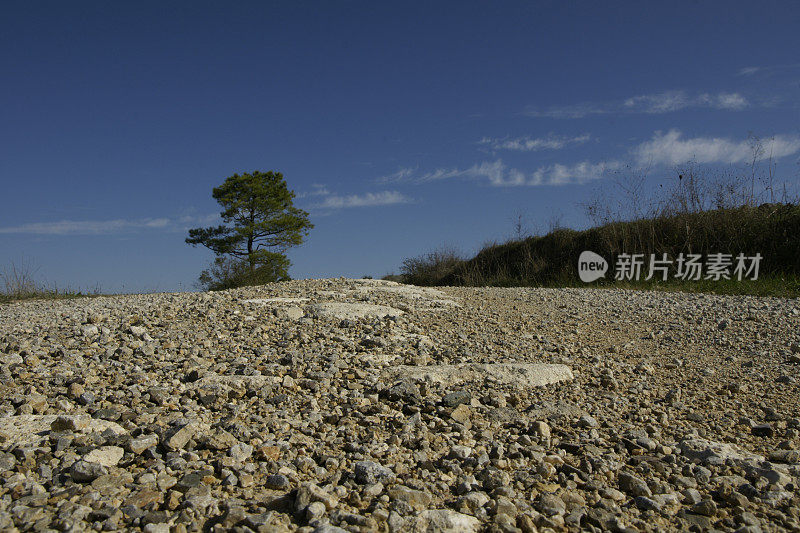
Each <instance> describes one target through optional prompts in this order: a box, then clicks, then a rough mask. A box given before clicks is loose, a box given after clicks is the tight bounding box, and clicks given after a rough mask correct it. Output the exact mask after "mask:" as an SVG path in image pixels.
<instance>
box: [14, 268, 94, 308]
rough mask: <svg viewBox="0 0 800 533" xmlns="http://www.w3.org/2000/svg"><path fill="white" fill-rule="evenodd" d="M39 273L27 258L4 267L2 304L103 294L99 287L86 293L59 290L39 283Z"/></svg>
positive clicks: (51, 284) (67, 289)
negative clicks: (37, 274) (37, 275)
mask: <svg viewBox="0 0 800 533" xmlns="http://www.w3.org/2000/svg"><path fill="white" fill-rule="evenodd" d="M37 271H38V268H36V266H35V265H34V264H33V262H32V261H30V260H28V259H25V258H23V259H22V260H20V261H19V262H14V261H12V262H10V263H9V264H8V265H6V266H5V267H3V269H2V270H1V271H0V304H4V303H11V302H16V301H20V300H32V299H46V300H55V299H64V298H83V297H89V296H99V295H100V294H101V293H100V288H99V287H96V288H94V289H91V290H86V291H84V290H74V289H70V288H66V289H64V288H59V287H58V286H57V285H56V284H54V283H45V282H42V281H38V280H37V279H36V273H37Z"/></svg>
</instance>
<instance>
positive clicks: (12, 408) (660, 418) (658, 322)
mask: <svg viewBox="0 0 800 533" xmlns="http://www.w3.org/2000/svg"><path fill="white" fill-rule="evenodd" d="M798 379H800V302H798V300H796V299H779V298H756V297H732V296H713V295H700V294H683V293H659V292H646V291H623V290H605V289H527V288H524V289H523V288H509V289H504V288H441V289H427V288H419V287H413V286H406V285H399V284H396V283H391V282H385V281H377V280H375V281H373V280H349V279H332V280H302V281H292V282H286V283H279V284H273V285H266V286H262V287H251V288H246V289H237V290H232V291H226V292H220V293H177V294H149V295H126V296H109V297H98V298H87V299H75V300H62V301H27V302H21V303H16V304H10V305H2V306H0V391H2V394H0V530H2V531H15V530H19V531H29V530H35V531H88V530H103V531H115V530H131V531H140V530H143V531H150V532H170V531H171V532H184V531H201V530H206V531H207V530H211V531H229V530H233V531H244V532H250V531H258V532H261V531H295V530H299V531H308V532H312V531H319V532H336V531H345V530H346V531H411V532H423V531H438V532H462V531H466V532H469V531H503V532H517V531H523V532H532V531H540V532H545V531H579V530H586V531H672V530H680V531H684V530H695V531H706V530H722V531H746V532H757V531H798V530H800V491H799V490H798V484H799V483H800V409H798V407H800V382H798Z"/></svg>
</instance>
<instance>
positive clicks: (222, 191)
mask: <svg viewBox="0 0 800 533" xmlns="http://www.w3.org/2000/svg"><path fill="white" fill-rule="evenodd" d="M212 196H213V197H214V199H215V200H216V201H217V203H219V204H220V205H221V206H222V209H223V210H222V212H221V213H220V216H221V217H222V221H223V222H224V224H222V225H219V226H216V227H208V228H194V229H190V230H189V237H188V238H187V239H186V242H187V243H188V244H191V245H193V246H196V245H198V244H202V245H203V246H205V247H207V248H208V249H210V250H211V251H212V252H214V253H215V254H216V255H217V256H218V259H220V258H222V257H225V256H228V257H229V258H230V259H232V260H233V261H234V262H237V261H238V262H239V263H241V264H243V265H245V266H246V268H247V270H248V271H249V275H248V276H242V272H241V268H239V267H237V272H238V275H237V279H239V282H238V283H237V284H240V285H247V284H253V283H254V282H258V283H267V282H269V281H277V280H278V279H280V278H286V277H288V274H287V271H288V265H289V262H288V259H287V258H286V256H285V252H286V250H287V249H288V248H290V247H292V246H297V245H299V244H301V243H302V242H303V238H304V237H306V236H307V235H308V232H309V230H310V229H311V228H313V227H314V226H313V224H311V223H310V222H309V220H308V213H307V212H305V211H303V210H302V209H298V208H296V207H294V205H293V199H294V197H295V194H294V192H293V191H291V190H289V188H288V187H287V186H286V181H285V180H284V178H283V174H281V173H280V172H272V171H270V172H259V171H255V172H253V173H252V174H249V173H245V174H241V175H240V174H234V175H233V176H231V177H229V178H227V179H226V180H225V182H224V183H223V184H222V185H220V186H219V187H215V188H214V190H213V191H212ZM265 273H266V274H265ZM270 273H272V274H270ZM204 275H206V276H208V275H209V272H208V271H206V272H204ZM272 277H275V278H276V279H271V278H272ZM248 278H249V280H250V282H249V283H248V282H246V281H244V280H245V279H248ZM256 280H257V281H256ZM201 283H204V282H203V277H202V276H201ZM206 285H209V286H210V284H208V283H206Z"/></svg>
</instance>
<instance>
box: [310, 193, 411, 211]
mask: <svg viewBox="0 0 800 533" xmlns="http://www.w3.org/2000/svg"><path fill="white" fill-rule="evenodd" d="M410 201H411V199H410V198H408V197H407V196H404V195H403V194H401V193H399V192H398V191H381V192H375V193H373V192H368V193H366V194H351V195H348V196H339V195H335V194H332V195H330V196H328V197H327V198H325V199H324V200H323V201H322V202H320V203H318V204H315V205H313V206H311V207H312V208H314V209H346V208H350V207H374V206H380V205H393V204H405V203H409V202H410Z"/></svg>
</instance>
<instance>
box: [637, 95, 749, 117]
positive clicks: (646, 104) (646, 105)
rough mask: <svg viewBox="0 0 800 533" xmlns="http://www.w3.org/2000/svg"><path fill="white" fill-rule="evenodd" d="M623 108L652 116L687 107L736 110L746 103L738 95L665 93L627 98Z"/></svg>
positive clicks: (742, 107) (742, 97)
mask: <svg viewBox="0 0 800 533" xmlns="http://www.w3.org/2000/svg"><path fill="white" fill-rule="evenodd" d="M623 106H624V107H625V108H626V109H628V110H630V111H634V112H640V113H651V114H654V113H670V112H673V111H680V110H681V109H686V108H689V107H709V108H713V109H732V110H738V109H744V108H745V107H747V106H748V102H747V99H746V98H745V97H744V96H742V95H741V94H738V93H719V94H709V93H702V94H698V95H695V96H690V95H688V94H687V93H686V92H685V91H667V92H663V93H659V94H648V95H642V96H634V97H632V98H628V99H627V100H625V102H624V103H623Z"/></svg>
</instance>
